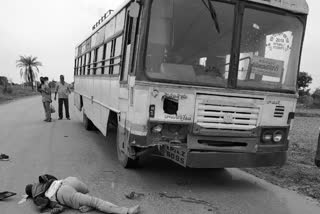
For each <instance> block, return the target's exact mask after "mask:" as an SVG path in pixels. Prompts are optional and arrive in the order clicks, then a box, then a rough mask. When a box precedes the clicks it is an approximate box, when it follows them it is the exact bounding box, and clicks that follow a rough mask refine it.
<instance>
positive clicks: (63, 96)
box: [54, 75, 71, 120]
mask: <svg viewBox="0 0 320 214" xmlns="http://www.w3.org/2000/svg"><path fill="white" fill-rule="evenodd" d="M57 93H58V105H59V108H58V112H59V120H62V118H63V110H62V105H63V104H64V108H65V112H66V118H67V119H68V120H70V115H69V94H70V93H71V90H70V86H69V84H68V83H66V82H65V81H64V76H63V75H60V82H59V83H57V86H56V91H55V95H54V100H57Z"/></svg>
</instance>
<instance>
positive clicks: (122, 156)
mask: <svg viewBox="0 0 320 214" xmlns="http://www.w3.org/2000/svg"><path fill="white" fill-rule="evenodd" d="M121 134H122V132H121V131H120V128H119V127H118V129H117V154H118V160H119V162H120V164H121V165H122V166H123V167H124V168H126V169H130V168H136V167H137V166H138V162H139V160H138V159H132V158H130V157H128V155H127V154H126V153H125V152H124V151H123V150H124V148H123V147H124V142H123V139H124V138H123V137H122V136H121Z"/></svg>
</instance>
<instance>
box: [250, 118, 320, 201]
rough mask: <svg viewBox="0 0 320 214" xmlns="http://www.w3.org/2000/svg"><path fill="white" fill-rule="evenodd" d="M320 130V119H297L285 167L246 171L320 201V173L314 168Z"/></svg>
mask: <svg viewBox="0 0 320 214" xmlns="http://www.w3.org/2000/svg"><path fill="white" fill-rule="evenodd" d="M319 126H320V118H319V117H297V118H296V119H295V121H294V124H293V127H292V131H291V132H290V146H289V152H288V161H287V163H286V165H285V166H283V167H281V168H280V167H272V168H256V169H245V171H247V172H249V173H251V174H253V175H255V176H257V177H260V178H262V179H264V180H267V181H269V182H271V183H273V184H276V185H279V186H281V187H284V188H288V189H291V190H294V191H297V192H299V193H302V194H304V195H306V196H309V197H312V198H314V199H317V200H319V201H320V169H318V168H317V167H316V166H315V165H314V158H315V153H316V149H317V141H318V135H319Z"/></svg>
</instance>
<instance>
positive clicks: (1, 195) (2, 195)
mask: <svg viewBox="0 0 320 214" xmlns="http://www.w3.org/2000/svg"><path fill="white" fill-rule="evenodd" d="M16 194H17V193H14V192H8V191H5V192H0V201H1V200H3V199H6V198H10V197H12V196H14V195H16Z"/></svg>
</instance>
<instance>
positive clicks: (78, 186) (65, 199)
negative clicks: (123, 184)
mask: <svg viewBox="0 0 320 214" xmlns="http://www.w3.org/2000/svg"><path fill="white" fill-rule="evenodd" d="M88 192H89V190H88V188H87V186H86V185H85V184H84V183H82V182H81V181H80V180H79V179H78V178H76V177H68V178H66V179H64V180H63V184H62V186H61V187H60V189H59V190H58V192H57V199H58V202H59V203H61V204H62V205H66V206H68V207H71V208H73V209H79V208H80V207H82V206H87V207H91V208H94V209H96V210H99V211H101V212H104V213H114V214H127V213H128V208H125V207H118V206H117V205H114V204H112V203H110V202H107V201H104V200H102V199H100V198H96V197H93V196H90V195H88V194H87V193H88Z"/></svg>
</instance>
